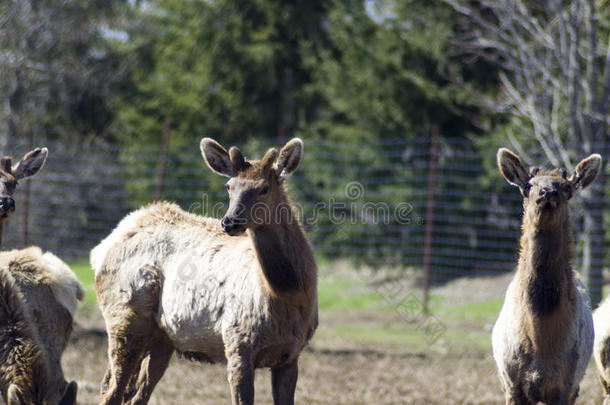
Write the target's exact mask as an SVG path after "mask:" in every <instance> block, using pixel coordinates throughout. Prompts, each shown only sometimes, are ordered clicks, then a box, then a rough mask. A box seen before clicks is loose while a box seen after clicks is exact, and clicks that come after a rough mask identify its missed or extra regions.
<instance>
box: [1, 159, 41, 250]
mask: <svg viewBox="0 0 610 405" xmlns="http://www.w3.org/2000/svg"><path fill="white" fill-rule="evenodd" d="M48 154H49V151H48V150H47V148H36V149H34V150H32V151H30V152H28V153H26V154H25V156H24V157H23V159H21V160H20V161H19V162H18V163H17V164H16V165H13V163H12V161H13V160H12V158H11V157H10V156H5V157H3V158H2V160H0V246H1V245H2V231H3V229H4V221H6V219H7V218H8V217H9V215H10V214H11V213H12V212H13V211H15V200H14V199H13V193H14V191H15V188H16V187H17V182H18V181H19V180H21V179H25V178H27V177H31V176H33V175H35V174H36V173H38V172H39V171H40V169H42V166H44V163H45V161H46V160H47V155H48Z"/></svg>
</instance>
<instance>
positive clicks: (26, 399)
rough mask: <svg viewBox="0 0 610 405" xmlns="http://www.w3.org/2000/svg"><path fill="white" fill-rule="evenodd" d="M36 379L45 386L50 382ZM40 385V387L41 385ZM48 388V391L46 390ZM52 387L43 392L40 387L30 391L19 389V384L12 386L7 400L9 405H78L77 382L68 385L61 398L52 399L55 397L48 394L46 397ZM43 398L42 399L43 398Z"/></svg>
mask: <svg viewBox="0 0 610 405" xmlns="http://www.w3.org/2000/svg"><path fill="white" fill-rule="evenodd" d="M35 378H38V379H41V380H42V381H41V382H40V383H42V384H45V383H48V381H46V380H45V378H44V377H41V376H38V375H37V376H35ZM40 383H39V384H38V385H40ZM44 388H46V390H45V389H44ZM50 389H51V388H50V387H43V389H42V390H41V389H40V387H34V388H30V389H25V388H23V387H19V386H18V385H17V384H11V385H10V386H9V387H8V390H7V394H6V399H7V402H6V403H7V405H75V404H76V394H77V391H78V386H77V384H76V381H72V382H71V383H70V384H66V387H65V389H64V390H63V393H62V394H61V397H60V398H52V397H53V396H54V395H51V394H50V393H49V392H47V395H46V396H45V394H44V392H45V391H49V390H50ZM41 396H42V397H41Z"/></svg>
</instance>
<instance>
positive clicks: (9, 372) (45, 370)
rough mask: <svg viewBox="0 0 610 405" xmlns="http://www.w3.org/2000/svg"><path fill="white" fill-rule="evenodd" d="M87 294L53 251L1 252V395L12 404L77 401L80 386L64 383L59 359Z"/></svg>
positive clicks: (68, 403) (67, 404)
mask: <svg viewBox="0 0 610 405" xmlns="http://www.w3.org/2000/svg"><path fill="white" fill-rule="evenodd" d="M83 294H84V293H83V290H82V288H81V286H80V284H79V282H78V280H77V279H76V276H75V275H74V273H72V271H71V270H70V268H69V267H68V266H67V265H66V264H65V263H64V262H62V261H61V260H60V259H58V258H57V257H55V256H54V255H52V254H51V253H44V254H43V253H42V251H41V250H40V249H39V248H37V247H31V248H28V249H23V250H12V251H9V252H2V253H0V330H1V332H0V392H2V399H3V400H4V401H5V402H6V403H7V404H8V405H39V404H40V405H43V404H44V405H56V404H61V405H72V404H75V403H76V391H77V385H76V382H74V381H72V382H71V383H70V384H68V382H67V381H66V380H65V379H64V374H63V371H62V369H61V355H62V353H63V351H64V349H65V347H66V345H67V343H68V339H69V338H70V334H71V332H72V323H73V317H74V314H75V312H76V309H77V307H78V301H79V300H82V298H83ZM0 403H1V401H0Z"/></svg>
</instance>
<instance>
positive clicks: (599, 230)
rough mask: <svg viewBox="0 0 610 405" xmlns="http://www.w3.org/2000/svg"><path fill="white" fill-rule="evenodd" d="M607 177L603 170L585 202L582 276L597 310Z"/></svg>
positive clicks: (602, 251) (601, 264) (603, 243)
mask: <svg viewBox="0 0 610 405" xmlns="http://www.w3.org/2000/svg"><path fill="white" fill-rule="evenodd" d="M605 185H606V176H605V173H604V172H603V170H602V171H601V172H600V173H599V176H598V178H597V179H596V180H595V181H594V182H593V183H592V184H591V186H590V187H591V191H590V193H591V194H590V195H589V196H588V197H586V198H585V201H584V207H585V212H584V229H583V237H582V239H583V255H582V258H583V259H582V274H583V275H584V277H585V282H586V285H587V289H588V290H589V295H590V297H591V306H592V307H593V308H596V307H597V306H598V305H599V303H600V302H601V299H602V290H603V287H604V284H603V268H604V253H605V233H604V206H605V197H606V191H605Z"/></svg>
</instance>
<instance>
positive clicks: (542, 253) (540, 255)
mask: <svg viewBox="0 0 610 405" xmlns="http://www.w3.org/2000/svg"><path fill="white" fill-rule="evenodd" d="M567 210H568V208H567V206H566V207H561V208H560V209H559V212H558V213H557V214H558V215H555V214H553V218H552V219H551V220H544V221H543V220H542V219H541V217H540V216H539V215H536V214H534V213H533V212H532V211H531V210H530V212H528V210H526V211H525V214H524V216H523V226H522V231H523V233H522V236H521V254H520V258H519V268H518V277H519V279H520V283H521V286H522V288H523V289H524V291H523V293H524V294H525V297H526V300H527V303H528V307H529V309H530V311H531V313H532V314H533V315H535V316H545V315H551V314H553V313H554V312H555V311H556V310H557V309H558V308H560V307H561V304H562V302H565V300H566V299H567V298H568V297H569V295H570V294H572V290H573V284H574V283H573V278H574V275H573V272H572V266H571V260H572V230H571V226H570V218H569V215H568V213H567Z"/></svg>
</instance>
